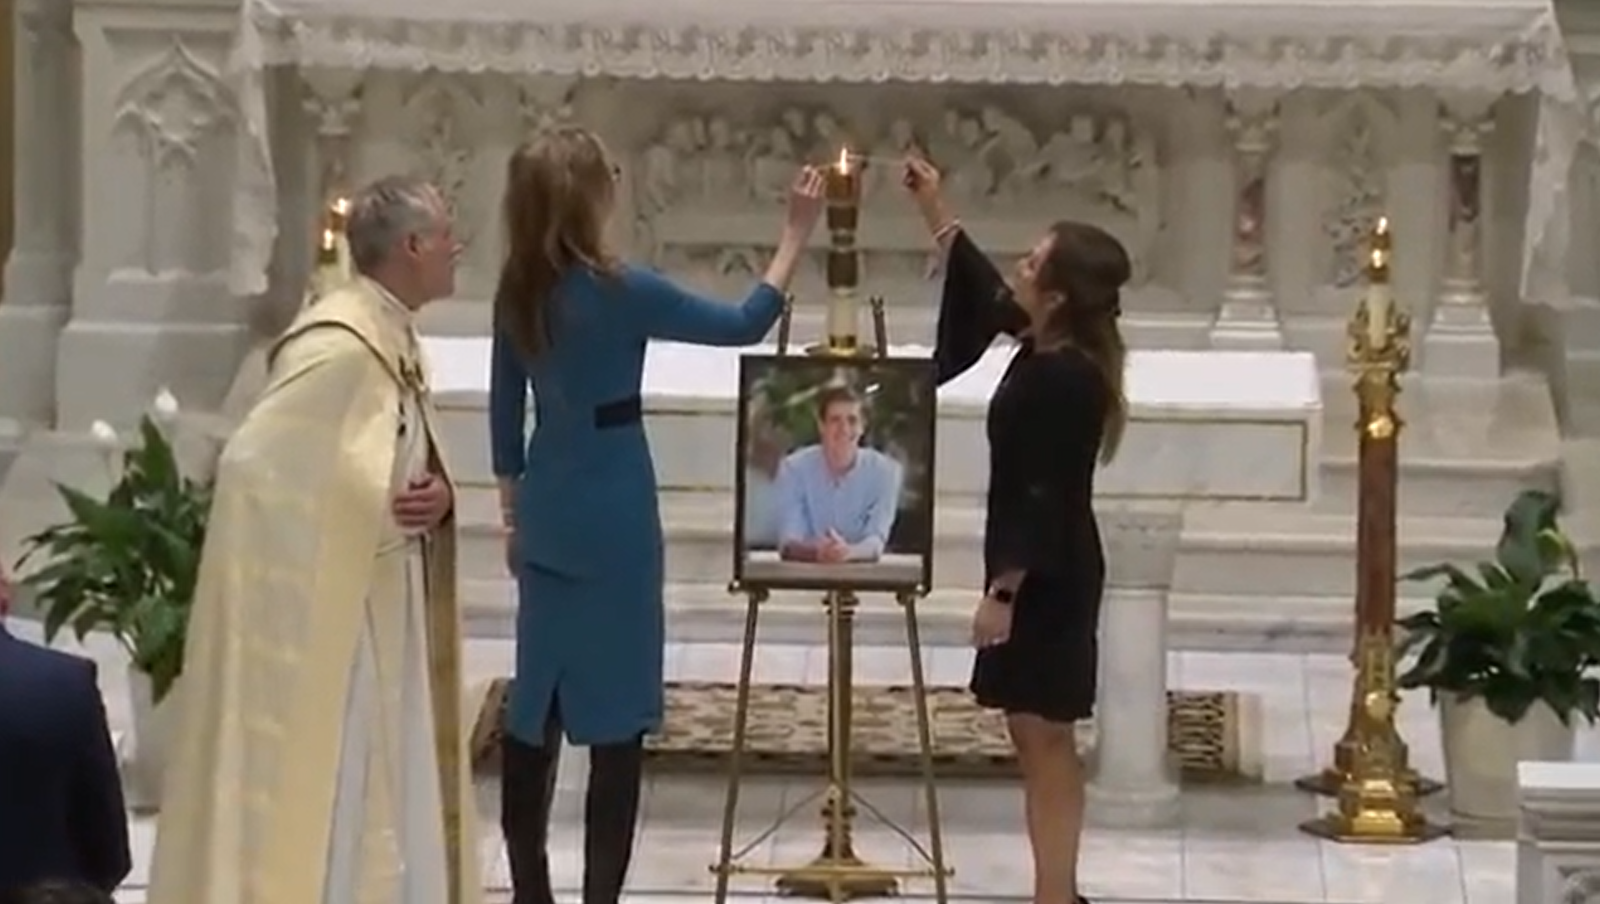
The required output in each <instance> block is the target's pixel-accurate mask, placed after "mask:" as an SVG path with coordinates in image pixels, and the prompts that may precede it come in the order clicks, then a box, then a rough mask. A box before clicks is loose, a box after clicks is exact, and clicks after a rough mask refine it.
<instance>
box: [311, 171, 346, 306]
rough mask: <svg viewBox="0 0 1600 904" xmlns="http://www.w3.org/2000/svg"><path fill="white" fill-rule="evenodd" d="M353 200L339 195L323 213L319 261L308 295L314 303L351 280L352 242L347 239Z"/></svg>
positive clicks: (319, 239)
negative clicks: (346, 231)
mask: <svg viewBox="0 0 1600 904" xmlns="http://www.w3.org/2000/svg"><path fill="white" fill-rule="evenodd" d="M349 219H350V201H349V200H348V199H346V198H345V197H344V196H342V195H340V196H336V197H335V198H334V199H333V200H331V201H329V202H328V204H327V206H326V207H325V208H323V211H322V223H321V235H320V236H319V237H318V240H317V254H316V261H315V264H314V266H313V268H312V273H311V286H310V289H309V291H308V293H307V295H308V298H309V299H310V300H313V301H314V300H315V299H317V298H320V297H321V296H323V295H326V294H327V293H328V292H330V291H332V290H334V289H336V288H338V287H339V286H341V285H344V284H345V283H346V282H348V281H349V280H350V243H349V241H348V239H346V237H345V228H346V227H347V226H348V225H349Z"/></svg>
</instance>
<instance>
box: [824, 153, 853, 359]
mask: <svg viewBox="0 0 1600 904" xmlns="http://www.w3.org/2000/svg"><path fill="white" fill-rule="evenodd" d="M852 163H853V161H852V160H851V159H850V149H849V148H841V149H840V151H839V159H838V161H837V162H836V163H835V164H834V165H833V166H830V167H828V172H827V177H826V180H825V182H826V185H825V186H824V187H825V194H826V195H827V201H828V207H827V220H828V235H829V242H828V259H827V277H828V310H827V318H826V321H825V329H826V331H827V337H828V345H829V346H830V347H832V348H835V349H839V350H845V349H851V350H853V349H854V348H855V345H856V331H857V327H858V325H859V324H858V318H857V305H856V287H857V286H858V285H859V284H860V282H861V255H860V252H859V251H857V250H856V228H857V226H858V224H859V219H860V215H861V179H860V176H859V174H858V173H857V171H856V169H855V167H854V166H852Z"/></svg>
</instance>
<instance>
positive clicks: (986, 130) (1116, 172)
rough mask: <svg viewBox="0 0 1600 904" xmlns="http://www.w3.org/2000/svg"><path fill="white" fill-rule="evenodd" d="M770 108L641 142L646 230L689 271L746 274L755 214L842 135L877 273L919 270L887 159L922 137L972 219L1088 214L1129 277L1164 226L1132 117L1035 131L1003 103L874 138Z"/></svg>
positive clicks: (917, 234) (1031, 224) (869, 261)
mask: <svg viewBox="0 0 1600 904" xmlns="http://www.w3.org/2000/svg"><path fill="white" fill-rule="evenodd" d="M769 117H770V118H767V119H765V121H759V120H758V121H755V122H748V123H747V122H741V121H738V120H735V119H732V118H730V117H729V116H728V115H726V114H724V113H721V112H720V111H719V112H715V113H709V114H707V115H706V116H705V118H704V119H696V118H679V119H675V120H673V121H672V122H671V123H669V124H668V125H667V127H666V128H665V130H664V132H663V135H662V136H661V138H660V139H659V140H658V141H657V142H655V143H654V144H651V145H649V146H647V147H646V149H645V150H644V151H643V159H642V161H641V162H642V166H641V167H640V168H639V172H640V173H641V174H642V175H641V178H640V189H639V190H640V201H639V203H638V205H637V210H638V212H639V216H640V217H641V230H642V231H644V232H647V233H649V234H650V235H652V236H656V237H658V238H659V242H656V243H655V247H656V250H657V251H658V252H659V251H661V250H663V249H662V248H661V243H665V244H667V245H677V246H681V247H680V248H679V249H677V250H678V251H681V250H683V249H685V248H686V249H687V252H686V253H687V254H688V257H686V258H684V265H685V266H687V267H691V268H692V273H686V274H685V276H686V277H690V278H692V277H694V276H695V275H696V274H698V276H699V277H703V278H705V279H711V280H713V281H715V280H718V279H722V278H731V277H732V276H733V275H734V274H736V273H742V272H744V268H745V267H746V266H747V264H746V260H747V258H750V255H751V254H753V253H754V252H751V251H750V250H749V249H748V247H747V243H748V242H749V235H750V232H751V230H752V229H758V228H761V229H764V228H767V227H766V221H765V220H764V219H763V220H761V221H760V224H759V225H758V224H757V220H758V218H761V217H765V216H766V212H767V211H768V210H769V209H770V205H772V204H775V203H777V202H780V201H781V200H782V199H783V197H784V195H785V193H786V192H787V190H788V187H789V183H790V181H791V180H792V179H793V178H794V171H795V168H796V167H797V166H798V165H800V164H801V163H804V162H808V161H809V162H812V163H831V162H832V161H833V160H835V159H837V156H838V153H839V150H840V148H842V147H845V146H849V147H852V148H854V149H857V150H864V151H866V156H867V157H868V158H869V159H870V160H871V163H870V165H869V166H868V168H867V170H866V172H865V173H864V175H863V178H864V180H865V184H864V186H863V188H864V191H865V192H866V193H867V194H868V196H869V203H868V206H869V208H870V212H864V214H863V217H862V224H863V226H862V231H861V233H860V236H859V237H858V240H859V241H860V243H861V248H862V252H863V254H864V256H865V262H864V263H865V264H866V265H867V267H868V268H869V269H870V271H871V273H872V274H873V276H874V278H875V279H880V280H886V281H894V282H905V283H912V284H914V282H920V281H921V280H922V279H924V278H925V276H926V266H927V256H926V255H927V252H926V250H925V249H926V248H927V239H926V235H925V234H924V232H925V229H924V227H923V226H922V225H921V224H920V223H919V222H918V221H917V219H916V214H915V212H914V211H913V210H911V209H910V208H909V207H908V206H906V205H904V204H897V203H894V201H893V200H892V199H893V197H894V195H896V194H897V193H898V192H899V191H900V186H899V177H900V169H899V167H898V166H896V165H895V161H896V160H898V159H899V158H901V157H902V156H904V155H905V154H906V153H908V152H910V151H913V150H919V149H920V150H921V151H923V152H925V153H928V154H929V156H930V157H931V158H932V160H933V161H934V162H935V163H936V164H937V165H938V166H939V167H940V168H941V170H942V171H943V173H944V179H945V186H946V190H947V191H948V192H949V194H950V195H951V198H952V200H953V201H955V202H956V203H957V204H959V205H960V206H959V209H960V210H961V211H962V212H963V214H964V215H965V216H966V217H968V219H969V220H973V221H977V220H981V219H990V220H994V221H996V223H995V225H996V226H997V227H1000V228H1001V231H1002V233H1003V234H1008V233H1009V232H1010V231H1015V230H1014V229H1013V227H1016V226H1017V224H1019V223H1023V222H1026V223H1028V230H1027V231H1028V234H1029V235H1031V234H1032V232H1033V230H1036V229H1037V224H1038V223H1040V222H1047V221H1048V220H1050V219H1056V218H1062V217H1067V218H1074V219H1081V220H1086V221H1090V222H1095V223H1097V224H1100V225H1102V226H1103V227H1105V228H1107V229H1108V230H1110V231H1111V232H1112V233H1113V234H1115V235H1117V236H1118V237H1119V238H1120V239H1122V240H1123V242H1124V244H1125V245H1126V246H1127V247H1128V250H1129V253H1130V255H1131V256H1132V257H1133V259H1134V267H1135V277H1136V279H1137V280H1144V279H1146V278H1147V277H1148V264H1149V260H1150V257H1151V254H1152V253H1153V250H1154V245H1155V241H1156V239H1157V237H1158V235H1159V232H1160V226H1161V215H1160V198H1159V196H1158V190H1159V179H1158V172H1157V166H1156V155H1155V147H1154V138H1153V137H1152V136H1151V135H1150V133H1148V132H1147V131H1143V130H1139V129H1137V128H1135V127H1134V126H1133V124H1132V123H1131V122H1129V121H1128V120H1126V119H1123V118H1120V117H1115V116H1110V117H1097V116H1094V115H1090V114H1079V115H1075V116H1069V117H1067V118H1065V119H1063V120H1060V121H1058V122H1056V123H1051V124H1050V128H1048V129H1044V130H1040V131H1037V132H1036V131H1034V130H1033V129H1032V128H1030V126H1029V124H1027V123H1025V122H1024V121H1023V120H1022V119H1021V118H1020V117H1019V116H1018V115H1016V114H1014V113H1012V112H1010V111H1008V110H1005V109H1002V108H1001V107H999V106H989V107H984V108H979V109H978V110H977V111H976V112H969V111H966V110H962V109H959V108H951V109H948V110H945V111H943V112H942V114H941V115H940V117H939V119H938V120H936V121H934V122H931V123H927V124H926V125H925V126H924V128H925V130H926V131H924V132H920V133H919V130H918V126H919V123H918V122H917V121H916V120H913V119H911V118H908V117H898V118H892V119H890V120H888V121H887V122H886V123H885V125H884V129H883V131H882V132H881V133H879V134H877V135H876V136H856V135H853V134H848V133H847V132H846V130H845V128H844V127H843V125H842V123H841V121H840V119H839V117H837V116H835V115H834V114H833V113H831V112H828V111H825V110H815V109H807V108H803V107H798V106H795V107H781V108H779V109H777V110H774V111H773V112H772V113H770V114H769ZM1044 136H1049V137H1048V140H1045V141H1042V140H1041V139H1042V138H1043V137H1044ZM924 137H925V139H926V140H924ZM1041 145H1042V146H1041ZM880 199H881V203H880ZM1018 235H1019V237H1018V238H1017V239H1015V241H1016V242H1018V243H1021V242H1023V241H1024V239H1023V238H1022V237H1020V236H1021V232H1020V231H1018ZM1001 241H1005V242H1011V241H1013V240H1012V239H1009V238H1007V239H1002V240H1001ZM708 248H712V249H715V250H716V253H714V254H713V253H710V252H708V251H707V250H706V249H708ZM1014 250H1016V251H1021V250H1022V248H1021V247H1018V248H1016V249H1014ZM673 257H674V258H676V257H677V253H676V251H675V253H674V255H673ZM757 257H759V255H757Z"/></svg>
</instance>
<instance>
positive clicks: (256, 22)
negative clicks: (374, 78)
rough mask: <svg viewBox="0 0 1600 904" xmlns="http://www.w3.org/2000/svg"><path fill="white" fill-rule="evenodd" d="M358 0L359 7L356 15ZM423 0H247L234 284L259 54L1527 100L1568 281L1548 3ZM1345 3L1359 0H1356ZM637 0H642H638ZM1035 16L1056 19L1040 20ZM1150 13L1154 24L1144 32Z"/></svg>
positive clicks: (262, 250)
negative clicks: (577, 8) (1220, 6)
mask: <svg viewBox="0 0 1600 904" xmlns="http://www.w3.org/2000/svg"><path fill="white" fill-rule="evenodd" d="M362 2H366V3H368V4H370V5H371V10H372V12H373V13H374V14H373V15H366V14H362V13H361V12H360V8H361V5H362ZM429 2H430V0H360V2H358V0H245V3H244V9H243V13H242V21H241V26H242V27H241V29H240V35H239V40H238V42H237V44H236V47H235V59H234V61H233V63H234V65H233V75H234V78H235V84H236V87H237V89H238V90H239V100H240V103H241V107H242V108H243V109H244V110H245V111H246V116H245V120H246V122H245V128H246V131H247V132H248V133H249V134H248V135H247V136H246V140H244V141H241V142H240V143H239V145H238V146H239V150H240V154H241V157H240V160H239V167H238V170H237V174H238V179H239V184H238V186H237V188H238V197H237V199H236V204H235V208H234V209H235V217H236V220H235V229H234V254H233V260H232V267H231V280H230V282H231V284H232V286H233V288H234V291H236V292H239V293H241V294H255V293H259V292H262V291H265V289H266V282H267V276H266V273H267V264H268V262H269V260H270V257H271V249H272V245H273V240H274V238H275V236H276V232H277V223H276V203H275V186H274V179H273V173H272V169H271V163H270V153H269V150H268V148H269V143H268V140H267V128H268V123H267V116H266V110H265V102H264V94H265V90H264V82H263V78H262V75H263V70H264V69H265V68H266V67H268V66H293V67H299V68H303V69H309V68H334V69H384V70H423V69H438V70H442V71H446V72H497V73H504V74H510V75H556V76H596V75H607V76H613V77H619V78H641V79H686V80H709V79H728V80H743V81H798V82H835V83H840V82H843V83H878V82H888V81H901V82H925V83H969V84H970V83H991V84H992V83H1013V84H1050V85H1063V84H1083V85H1148V86H1160V87H1169V88H1177V87H1185V86H1200V87H1224V88H1260V89H1267V90H1279V91H1288V90H1294V89H1300V88H1323V89H1334V90H1350V89H1355V88H1360V87H1373V88H1423V89H1429V90H1436V91H1440V92H1450V93H1467V94H1480V95H1499V94H1504V93H1516V94H1522V93H1530V92H1538V93H1539V94H1540V116H1539V124H1538V128H1537V134H1536V138H1535V142H1536V146H1535V159H1534V165H1533V166H1532V168H1531V169H1532V173H1531V184H1530V191H1529V210H1528V219H1527V223H1526V227H1527V228H1526V231H1525V233H1524V241H1525V247H1524V268H1523V290H1524V292H1525V293H1527V294H1528V295H1529V296H1530V297H1532V296H1550V295H1555V294H1559V293H1560V288H1559V287H1560V285H1562V284H1564V277H1563V276H1560V275H1559V273H1558V271H1560V270H1562V263H1561V261H1562V260H1564V257H1565V251H1566V247H1565V246H1566V240H1567V239H1566V229H1565V220H1564V218H1565V217H1566V216H1567V213H1566V208H1567V203H1566V174H1567V172H1568V170H1569V168H1570V166H1571V162H1572V159H1573V156H1574V154H1575V152H1576V149H1577V146H1578V143H1579V141H1581V140H1582V138H1583V136H1585V135H1587V134H1588V132H1589V129H1590V125H1589V117H1588V110H1587V109H1586V105H1584V104H1582V103H1581V102H1580V101H1579V98H1578V94H1577V91H1576V87H1575V83H1574V80H1573V75H1572V69H1571V65H1570V63H1569V61H1568V59H1567V55H1566V51H1565V46H1564V43H1563V41H1562V37H1561V32H1560V29H1559V27H1558V25H1557V22H1556V18H1555V12H1554V9H1553V8H1552V7H1551V6H1550V5H1548V4H1545V5H1544V6H1543V8H1542V9H1541V8H1539V7H1538V6H1517V5H1515V4H1509V5H1507V6H1500V7H1493V6H1490V5H1488V4H1485V5H1483V6H1471V5H1464V6H1463V7H1462V8H1460V9H1453V8H1449V7H1434V8H1432V9H1431V11H1426V12H1427V18H1426V19H1425V21H1427V22H1430V23H1431V24H1432V25H1433V26H1434V27H1433V28H1431V29H1420V28H1417V27H1415V26H1416V23H1397V22H1396V21H1391V19H1392V17H1393V16H1394V15H1407V16H1411V17H1412V18H1416V17H1418V16H1422V15H1423V13H1422V12H1417V11H1410V12H1406V13H1403V14H1395V13H1393V12H1392V10H1393V9H1394V8H1395V6H1396V4H1389V5H1387V6H1388V9H1389V10H1390V11H1389V12H1385V6H1383V5H1380V6H1374V7H1373V9H1372V10H1370V11H1364V10H1361V9H1353V8H1348V7H1347V8H1344V9H1335V10H1334V11H1333V12H1332V13H1331V14H1330V13H1329V12H1328V10H1329V9H1330V8H1331V7H1330V5H1329V4H1322V5H1321V6H1320V7H1318V9H1320V10H1321V12H1319V13H1317V14H1316V15H1311V14H1310V13H1311V12H1313V10H1310V9H1308V8H1307V7H1295V6H1294V3H1293V2H1292V0H1285V2H1284V3H1283V4H1281V5H1280V6H1278V7H1262V8H1260V9H1261V10H1262V11H1261V12H1257V13H1252V14H1251V15H1252V18H1251V19H1249V20H1240V21H1225V20H1228V19H1229V17H1230V15H1233V16H1234V18H1237V14H1239V13H1240V10H1239V9H1238V8H1235V9H1233V10H1232V11H1231V13H1230V14H1218V13H1214V9H1208V8H1206V7H1204V6H1198V7H1197V8H1195V9H1194V10H1193V11H1192V12H1186V14H1185V15H1183V16H1178V15H1176V14H1172V15H1166V16H1155V15H1153V14H1148V13H1147V14H1145V15H1142V16H1139V15H1131V13H1134V12H1135V11H1136V10H1138V9H1140V8H1141V4H1140V3H1139V2H1137V0H1126V2H1125V3H1123V4H1114V5H1109V6H1108V5H1106V3H1105V2H1103V0H1099V2H1097V0H1062V2H1061V3H1059V4H1056V5H1045V4H1039V5H1035V6H1033V7H1032V9H1033V10H1035V11H1036V13H1037V15H1036V16H1035V17H1034V19H1033V21H1034V22H1035V24H1034V25H1033V26H1032V27H1030V28H1029V29H1027V30H1017V29H998V28H995V27H993V26H992V25H986V24H985V22H986V21H987V22H993V21H995V18H998V17H999V16H998V14H996V13H993V12H989V10H992V9H993V7H988V8H986V7H985V6H984V4H983V3H980V2H978V0H959V2H958V0H947V2H944V3H930V4H928V5H927V7H926V10H927V15H928V16H934V17H938V16H941V15H947V16H952V17H955V18H952V20H951V21H950V22H949V23H946V22H944V21H940V22H939V23H938V25H939V26H940V27H937V28H935V27H929V26H928V25H919V26H916V27H912V26H908V25H897V24H893V22H892V20H888V19H885V18H882V16H883V15H884V13H883V12H882V11H881V10H879V11H878V12H877V13H876V15H877V16H879V18H876V19H874V18H873V16H872V15H869V14H868V13H870V12H872V10H873V9H876V8H877V7H878V6H879V5H881V4H875V3H874V2H872V0H855V2H854V3H852V4H847V5H844V6H840V7H838V9H837V10H835V9H834V8H833V7H829V10H828V11H827V14H826V15H825V16H818V17H817V18H819V19H822V20H823V21H829V22H832V23H834V24H832V25H826V26H816V27H809V26H808V27H796V26H795V25H794V24H793V23H792V19H790V17H791V16H792V15H793V13H792V12H784V13H783V15H782V16H779V15H778V13H775V12H774V9H779V10H780V11H782V7H774V6H773V5H771V4H767V3H757V4H755V5H754V6H751V7H749V8H748V10H747V9H745V8H744V7H741V17H742V19H743V21H742V22H741V23H740V24H737V25H734V24H711V25H688V24H682V25H679V24H677V23H676V22H674V23H672V24H671V25H666V24H657V25H651V26H642V25H635V26H620V25H619V26H605V25H599V24H592V22H593V21H598V20H599V19H600V18H602V17H603V16H604V15H605V14H606V11H605V10H601V9H599V8H598V7H597V8H596V9H594V10H590V11H589V13H590V14H591V24H561V22H560V20H559V17H552V16H546V15H543V14H541V11H540V10H537V9H524V11H523V13H522V14H519V15H512V14H511V12H512V11H510V10H506V9H497V10H494V11H493V12H494V15H489V14H488V13H486V12H482V11H477V12H474V10H476V6H474V4H478V5H482V4H483V3H486V2H489V0H458V2H459V3H461V4H462V5H463V8H462V9H461V10H457V9H456V6H455V4H450V5H448V6H446V5H444V4H436V5H433V6H429V5H427V4H428V3H429ZM738 2H740V3H747V2H753V0H738ZM791 2H794V0H791ZM1185 2H1187V0H1185ZM1197 2H1198V0H1197ZM1352 2H1353V3H1354V5H1355V6H1361V5H1362V3H1363V2H1365V0H1352ZM419 3H420V4H423V5H421V6H419V5H418V4H419ZM491 5H492V4H491ZM516 5H517V6H518V7H521V6H522V4H521V3H518V4H516ZM529 5H530V6H537V5H538V4H529ZM669 5H670V6H671V9H670V10H668V11H667V12H660V10H659V9H654V10H651V11H650V13H649V14H650V15H657V14H658V13H659V16H658V18H659V19H660V21H661V22H668V21H669V18H670V15H669V14H670V13H672V11H674V10H675V11H676V13H677V14H679V17H680V18H683V17H684V16H688V14H689V12H693V10H689V7H690V6H693V5H694V2H692V0H691V2H684V0H676V3H675V4H669ZM1119 5H1120V9H1119V8H1118V6H1119ZM1144 5H1145V6H1148V5H1149V4H1148V3H1146V4H1144ZM1169 5H1170V2H1169ZM599 6H607V4H605V3H601V4H599ZM468 7H470V9H468ZM641 7H643V8H645V9H649V6H648V4H647V3H642V4H641ZM680 7H681V8H680ZM402 8H403V9H402ZM608 8H610V7H608ZM637 8H640V7H635V9H637ZM714 8H715V5H713V7H712V8H701V9H698V12H699V13H701V14H702V15H700V17H699V21H702V22H704V21H712V22H714V21H715V17H714V16H712V15H711V13H712V12H713V11H714ZM869 8H871V9H869ZM725 9H726V7H725V6H724V11H725ZM901 9H902V10H904V7H901ZM1419 9H1420V8H1419ZM791 10H792V7H791ZM952 11H953V12H952ZM400 12H405V13H408V15H405V16H400V15H398V13H400ZM746 12H748V15H745V13H746ZM758 12H760V13H761V15H757V13H758ZM807 12H808V13H809V12H814V10H811V9H810V8H809V7H808V8H807ZM835 12H837V15H835ZM1367 12H1370V13H1371V15H1367V14H1366V13H1367ZM986 13H987V14H988V15H989V17H990V18H988V19H987V20H985V19H984V18H982V16H984V15H985V14H986ZM1051 13H1056V14H1058V15H1059V16H1060V17H1069V18H1061V21H1060V22H1059V23H1054V22H1045V21H1043V19H1044V18H1048V17H1049V15H1050V14H1051ZM633 15H637V14H633ZM724 15H725V12H724ZM1013 15H1014V14H1013ZM1330 15H1331V16H1332V17H1333V18H1332V19H1330V18H1329V16H1330ZM1386 15H1388V16H1390V17H1391V19H1386V18H1385V16H1386ZM451 16H454V17H455V18H453V19H452V18H450V17H451ZM1297 16H1298V17H1300V18H1299V19H1297V18H1296V17H1297ZM784 19H789V21H783V20H784ZM1180 19H1181V20H1182V21H1177V20H1180ZM1313 19H1315V20H1316V21H1311V20H1313ZM1302 20H1303V21H1302ZM686 21H695V19H694V18H693V17H690V18H688V19H687V20H686ZM899 21H901V22H903V21H904V17H903V16H901V17H900V20H899ZM724 22H726V19H724ZM874 22H879V23H882V22H890V24H873V23H874ZM1152 22H1153V23H1157V24H1158V25H1159V26H1160V27H1159V29H1157V30H1152V29H1150V28H1149V27H1148V26H1149V25H1150V23H1152ZM1057 24H1059V25H1060V27H1053V26H1055V25H1057ZM1296 24H1298V25H1299V29H1298V30H1296V28H1295V27H1294V26H1295V25H1296ZM1408 24H1409V27H1405V26H1407V25H1408ZM947 25H948V27H945V26H947ZM1047 26H1052V27H1047Z"/></svg>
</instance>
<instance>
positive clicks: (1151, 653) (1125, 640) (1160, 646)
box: [1088, 502, 1183, 828]
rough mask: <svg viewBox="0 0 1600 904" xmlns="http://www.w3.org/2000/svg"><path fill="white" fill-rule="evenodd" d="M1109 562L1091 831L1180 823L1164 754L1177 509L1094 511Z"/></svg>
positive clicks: (1173, 778)
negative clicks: (1093, 826) (1100, 827)
mask: <svg viewBox="0 0 1600 904" xmlns="http://www.w3.org/2000/svg"><path fill="white" fill-rule="evenodd" d="M1100 524H1101V530H1102V531H1103V533H1102V536H1103V537H1104V538H1105V539H1106V546H1107V548H1110V549H1117V550H1120V551H1121V552H1120V554H1119V555H1118V556H1116V557H1115V558H1114V559H1112V560H1111V561H1110V563H1109V565H1110V573H1109V574H1108V575H1107V584H1108V587H1107V593H1106V600H1105V603H1104V605H1102V606H1101V610H1100V612H1101V614H1100V695H1099V699H1098V700H1097V701H1095V709H1094V711H1095V748H1094V755H1093V758H1092V766H1091V768H1090V778H1089V788H1088V796H1089V805H1090V807H1091V809H1092V810H1093V818H1094V821H1095V822H1096V824H1098V825H1107V826H1120V827H1124V828H1161V827H1164V826H1170V825H1173V824H1175V823H1176V822H1177V819H1178V805H1179V801H1178V780H1177V774H1176V771H1175V770H1174V769H1173V768H1172V764H1171V763H1170V762H1169V755H1168V752H1167V633H1168V631H1167V599H1168V594H1169V591H1170V589H1171V587H1172V575H1173V570H1174V567H1175V566H1176V564H1177V550H1178V534H1179V532H1180V530H1181V529H1182V525H1183V509H1182V506H1181V505H1179V504H1175V503H1170V502H1142V503H1132V504H1127V503H1125V504H1121V505H1118V506H1116V507H1114V508H1107V509H1105V510H1103V511H1102V512H1101V515H1100Z"/></svg>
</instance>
